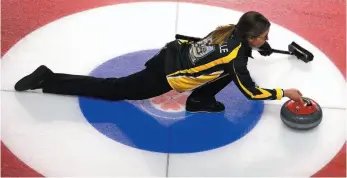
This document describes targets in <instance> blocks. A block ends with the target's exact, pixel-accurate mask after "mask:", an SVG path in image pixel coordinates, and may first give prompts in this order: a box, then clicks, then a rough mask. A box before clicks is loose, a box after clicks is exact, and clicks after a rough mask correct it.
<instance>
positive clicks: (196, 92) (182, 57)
mask: <svg viewBox="0 0 347 178" xmlns="http://www.w3.org/2000/svg"><path fill="white" fill-rule="evenodd" d="M269 30H270V22H269V21H268V20H267V19H266V18H265V17H264V16H263V15H262V14H260V13H258V12H254V11H250V12H247V13H245V14H243V15H242V17H241V18H240V19H239V22H238V23H237V24H236V25H226V26H222V27H218V28H217V29H216V30H214V31H212V32H211V33H210V34H208V35H207V36H206V37H204V38H202V39H199V38H193V37H185V38H184V39H182V38H181V39H176V40H174V41H171V42H169V43H167V44H166V45H165V46H164V48H162V49H161V50H160V52H159V53H158V54H156V55H155V56H153V57H152V58H151V59H150V60H149V61H147V62H146V64H145V66H146V67H145V69H143V70H141V71H138V72H136V73H133V74H131V75H129V76H126V77H120V78H96V77H91V76H81V75H72V74H60V73H54V72H52V71H51V70H50V69H49V68H47V67H46V66H44V65H42V66H40V67H39V68H37V69H36V70H35V71H34V72H33V73H32V74H30V75H28V76H26V77H24V78H22V79H21V80H20V81H18V82H17V83H16V85H15V89H16V90H17V91H24V90H34V89H39V88H41V89H42V91H43V92H44V93H52V94H61V95H78V96H86V97H94V98H100V99H104V100H113V101H119V100H142V99H148V98H152V97H155V96H158V95H161V94H164V93H166V92H168V91H170V90H176V91H178V92H185V91H192V93H191V95H190V96H189V97H188V99H187V103H186V110H187V111H190V112H196V111H205V112H221V111H223V110H224V109H225V108H224V105H223V103H221V102H218V101H216V99H215V95H216V94H217V93H218V92H219V91H221V90H222V89H223V88H224V87H225V86H226V85H228V84H229V83H230V82H231V81H234V82H235V84H236V85H237V87H238V88H239V89H240V90H241V91H242V93H243V94H244V95H245V96H246V97H247V98H249V99H251V100H275V99H278V100H279V99H281V98H283V97H288V98H290V99H292V100H294V101H297V102H302V103H303V101H302V98H301V96H302V94H301V93H300V91H298V90H297V89H286V90H283V89H280V88H276V89H266V88H260V87H258V86H256V85H255V83H254V82H253V80H252V78H251V76H250V74H249V71H248V69H247V61H248V57H252V55H251V53H252V49H258V51H259V53H260V54H261V55H264V56H268V55H270V54H271V47H270V45H269V44H268V43H267V42H266V40H267V39H268V33H269Z"/></svg>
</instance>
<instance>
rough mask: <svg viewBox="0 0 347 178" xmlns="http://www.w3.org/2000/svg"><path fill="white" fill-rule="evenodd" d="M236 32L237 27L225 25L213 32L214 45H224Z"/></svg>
mask: <svg viewBox="0 0 347 178" xmlns="http://www.w3.org/2000/svg"><path fill="white" fill-rule="evenodd" d="M234 30H235V25H232V24H230V25H224V26H219V27H217V28H216V30H214V31H213V32H212V43H211V44H212V45H213V44H219V45H221V44H223V43H224V42H225V41H226V40H227V39H228V38H229V37H230V36H231V34H232V33H233V31H234Z"/></svg>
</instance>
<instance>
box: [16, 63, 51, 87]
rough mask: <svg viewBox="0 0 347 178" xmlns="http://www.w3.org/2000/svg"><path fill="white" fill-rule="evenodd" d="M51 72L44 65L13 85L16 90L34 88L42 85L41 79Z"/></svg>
mask: <svg viewBox="0 0 347 178" xmlns="http://www.w3.org/2000/svg"><path fill="white" fill-rule="evenodd" d="M52 73H53V72H52V71H51V70H50V69H49V68H47V67H46V66H44V65H41V66H40V67H38V68H37V69H36V70H35V71H34V72H32V73H31V74H29V75H27V76H25V77H23V78H22V79H20V80H19V81H18V82H17V83H16V84H15V86H14V89H15V90H16V91H25V90H35V89H38V88H41V87H42V84H43V81H44V80H45V79H46V78H47V76H48V75H49V74H52Z"/></svg>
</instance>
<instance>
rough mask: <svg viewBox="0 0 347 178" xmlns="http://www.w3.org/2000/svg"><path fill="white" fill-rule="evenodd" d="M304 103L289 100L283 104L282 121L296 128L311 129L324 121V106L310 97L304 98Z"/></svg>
mask: <svg viewBox="0 0 347 178" xmlns="http://www.w3.org/2000/svg"><path fill="white" fill-rule="evenodd" d="M303 100H304V104H301V103H299V102H295V101H293V100H288V101H287V102H285V103H284V104H283V105H282V108H281V119H282V122H283V123H284V124H285V125H286V126H288V127H290V128H292V129H295V130H309V129H313V128H315V127H317V126H318V125H319V124H320V123H321V122H322V117H323V112H322V108H321V107H320V106H319V104H318V103H317V102H315V101H314V100H312V99H310V98H306V97H305V98H303Z"/></svg>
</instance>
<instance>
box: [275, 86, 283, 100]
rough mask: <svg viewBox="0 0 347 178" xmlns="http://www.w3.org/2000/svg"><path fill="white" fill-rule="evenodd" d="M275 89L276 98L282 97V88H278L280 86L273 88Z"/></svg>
mask: <svg viewBox="0 0 347 178" xmlns="http://www.w3.org/2000/svg"><path fill="white" fill-rule="evenodd" d="M275 90H276V98H277V99H278V100H280V99H282V97H283V96H282V89H280V88H275Z"/></svg>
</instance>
